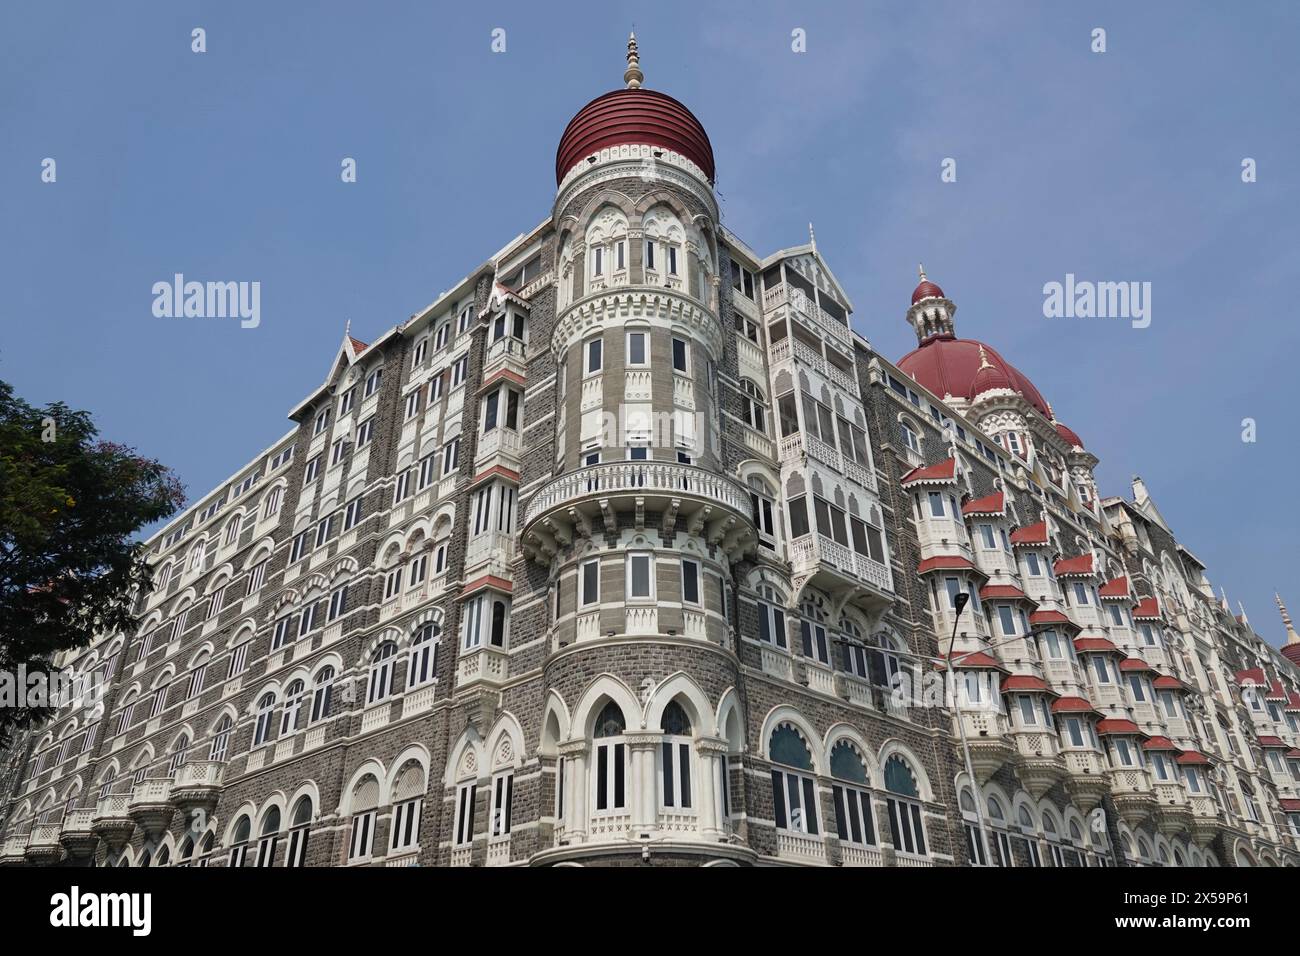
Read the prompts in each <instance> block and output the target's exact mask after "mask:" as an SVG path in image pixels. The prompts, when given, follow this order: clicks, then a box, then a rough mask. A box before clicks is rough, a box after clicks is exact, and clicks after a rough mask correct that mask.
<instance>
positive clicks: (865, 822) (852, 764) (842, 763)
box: [830, 740, 876, 846]
mask: <svg viewBox="0 0 1300 956" xmlns="http://www.w3.org/2000/svg"><path fill="white" fill-rule="evenodd" d="M830 767H831V777H832V779H833V780H834V783H832V784H831V797H832V799H833V800H834V803H835V830H836V833H837V834H838V835H839V838H840V840H842V841H844V842H845V843H856V844H858V845H859V846H875V845H876V825H875V819H874V817H873V815H872V811H871V793H870V791H869V790H868V789H867V786H868V783H867V768H866V765H865V764H864V763H863V762H862V757H861V755H860V754H859V753H858V752H857V750H855V749H854V747H853V745H852V744H850V743H849V742H848V741H847V740H841V741H840V742H839V743H837V744H836V745H835V746H834V747H833V748H832V749H831V757H830Z"/></svg>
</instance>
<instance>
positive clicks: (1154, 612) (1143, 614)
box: [1133, 597, 1160, 620]
mask: <svg viewBox="0 0 1300 956" xmlns="http://www.w3.org/2000/svg"><path fill="white" fill-rule="evenodd" d="M1133 616H1134V617H1135V618H1138V619H1139V620H1140V619H1142V618H1145V619H1147V620H1154V619H1155V618H1158V617H1159V616H1160V602H1159V601H1157V600H1156V599H1155V598H1153V597H1149V598H1143V599H1142V600H1140V601H1138V605H1137V607H1135V608H1134V609H1133Z"/></svg>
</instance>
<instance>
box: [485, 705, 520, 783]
mask: <svg viewBox="0 0 1300 956" xmlns="http://www.w3.org/2000/svg"><path fill="white" fill-rule="evenodd" d="M484 753H486V754H487V755H488V760H489V763H488V766H487V769H488V770H491V771H493V772H495V771H498V770H510V769H514V770H518V769H519V768H520V767H521V766H522V765H523V760H524V732H523V729H522V728H521V727H520V726H519V721H518V719H517V718H516V717H515V715H514V714H512V713H510V712H509V711H503V712H502V714H501V716H499V717H498V718H497V719H496V723H495V724H493V725H492V729H491V730H489V731H488V735H487V747H486V748H485V749H484Z"/></svg>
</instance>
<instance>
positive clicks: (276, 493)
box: [262, 485, 281, 521]
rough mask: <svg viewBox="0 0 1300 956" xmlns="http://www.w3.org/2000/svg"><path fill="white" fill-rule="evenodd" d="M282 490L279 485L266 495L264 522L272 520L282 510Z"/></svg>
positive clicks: (263, 507) (263, 506) (263, 513)
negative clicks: (268, 519)
mask: <svg viewBox="0 0 1300 956" xmlns="http://www.w3.org/2000/svg"><path fill="white" fill-rule="evenodd" d="M280 495H281V489H280V487H279V486H278V485H277V486H276V487H274V488H272V489H271V490H270V491H268V492H267V493H266V500H265V502H264V503H263V505H262V520H264V521H265V520H266V519H267V518H270V517H271V516H272V515H274V514H276V513H278V512H279V510H280Z"/></svg>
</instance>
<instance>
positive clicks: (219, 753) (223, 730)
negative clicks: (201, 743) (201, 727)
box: [208, 714, 232, 763]
mask: <svg viewBox="0 0 1300 956" xmlns="http://www.w3.org/2000/svg"><path fill="white" fill-rule="evenodd" d="M231 726H232V722H231V720H230V715H229V714H227V715H226V716H224V717H222V718H221V722H220V723H218V724H217V729H216V732H215V733H213V735H212V748H211V749H210V750H209V751H208V759H209V760H212V761H215V762H217V763H224V762H225V759H226V750H227V749H228V748H229V746H230V728H231Z"/></svg>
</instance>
